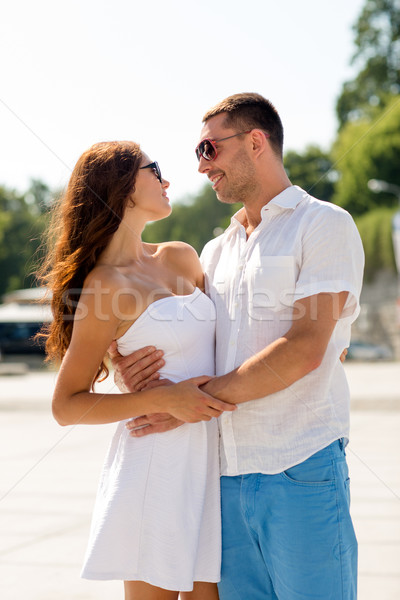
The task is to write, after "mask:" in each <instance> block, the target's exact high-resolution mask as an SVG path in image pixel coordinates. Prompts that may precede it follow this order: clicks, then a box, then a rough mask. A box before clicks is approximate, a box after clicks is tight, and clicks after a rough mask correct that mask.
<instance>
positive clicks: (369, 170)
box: [333, 97, 400, 216]
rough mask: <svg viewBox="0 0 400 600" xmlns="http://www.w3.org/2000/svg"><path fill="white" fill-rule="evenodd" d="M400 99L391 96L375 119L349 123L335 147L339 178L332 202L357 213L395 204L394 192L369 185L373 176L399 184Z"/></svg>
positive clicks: (353, 213)
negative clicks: (387, 191) (382, 190)
mask: <svg viewBox="0 0 400 600" xmlns="http://www.w3.org/2000/svg"><path fill="white" fill-rule="evenodd" d="M399 156H400V102H399V100H398V98H397V97H392V99H391V101H390V102H389V103H388V104H387V106H386V107H385V109H383V110H381V111H379V112H378V113H377V114H376V116H375V118H374V119H372V120H368V119H366V118H365V119H362V120H360V121H357V122H354V123H347V125H346V126H345V127H343V129H342V130H341V131H340V133H339V135H338V138H337V140H336V142H335V145H334V149H333V157H334V160H335V166H336V169H337V170H338V172H339V175H340V177H339V180H338V182H337V184H336V186H335V193H334V196H333V202H335V203H336V204H338V205H339V206H342V207H343V208H345V209H346V210H348V211H349V212H350V213H351V214H352V215H353V216H358V215H361V214H363V213H365V212H366V211H368V210H372V209H374V208H378V207H380V206H388V207H393V206H395V205H396V203H397V199H396V197H395V196H393V194H387V193H380V194H375V193H373V192H372V191H370V190H369V189H368V181H369V180H370V179H383V180H384V181H387V182H388V183H394V184H397V185H400V171H399V168H398V164H399V158H398V157H399Z"/></svg>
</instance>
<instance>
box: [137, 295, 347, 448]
mask: <svg viewBox="0 0 400 600" xmlns="http://www.w3.org/2000/svg"><path fill="white" fill-rule="evenodd" d="M347 296H348V292H340V293H337V294H330V293H329V294H328V293H321V294H316V295H314V296H309V297H307V298H304V299H302V300H298V301H297V302H296V303H295V305H294V311H293V315H294V317H293V319H294V320H293V324H292V327H291V328H290V329H289V331H288V332H287V333H286V334H285V335H284V336H282V337H281V338H278V339H277V340H275V341H274V342H272V343H271V344H269V345H268V346H266V347H265V348H264V349H263V350H262V351H261V352H258V353H257V354H255V355H253V356H252V357H250V358H249V359H248V360H246V361H245V362H244V363H243V364H242V365H240V366H239V367H238V368H237V369H234V370H233V371H231V372H230V373H228V374H227V375H222V376H220V377H215V378H214V379H212V380H211V381H209V382H208V383H206V384H205V385H204V386H202V389H204V391H206V392H207V393H208V394H210V395H211V396H214V397H215V398H218V399H220V400H224V401H225V402H229V403H232V404H239V403H241V402H247V401H249V400H254V399H256V398H261V397H264V396H268V395H269V394H273V393H274V392H278V391H280V390H282V389H284V388H286V387H288V386H290V385H291V384H292V383H294V382H295V381H297V380H298V379H301V378H302V377H304V376H305V375H307V373H310V372H311V371H312V370H314V369H316V368H317V367H318V366H319V365H320V364H321V361H322V359H323V357H324V354H325V351H326V348H327V345H328V342H329V339H330V337H331V335H332V332H333V330H334V328H335V325H336V323H337V321H338V319H339V317H340V314H341V312H342V310H343V307H344V305H345V303H346V299H347ZM345 354H346V352H345V351H344V352H343V353H342V355H341V356H340V359H341V360H342V361H343V360H344V359H345ZM135 359H136V357H135V356H134V354H133V355H131V359H130V360H131V362H132V364H134V363H135ZM147 359H148V360H149V361H151V359H152V355H151V353H150V354H148V355H147ZM156 362H157V360H156V359H155V360H154V363H153V366H150V367H149V366H147V367H146V368H147V369H150V371H153V370H154V372H155V371H156V367H155V364H156ZM147 374H148V372H147ZM134 377H140V373H139V372H138V371H137V370H136V369H135V375H134ZM126 378H128V375H127V376H126ZM160 383H161V382H160ZM139 385H140V384H139ZM150 385H152V384H150ZM154 385H157V383H156V382H154ZM179 424H180V423H179V422H178V421H177V420H175V419H173V418H171V417H169V416H168V415H144V416H142V417H138V418H137V419H134V420H132V421H131V422H130V423H129V424H128V425H127V427H128V429H131V431H132V433H131V435H134V436H135V437H141V436H144V435H148V434H150V433H157V432H162V431H167V430H169V429H174V428H175V427H178V426H179ZM135 427H144V429H139V430H137V431H134V429H135Z"/></svg>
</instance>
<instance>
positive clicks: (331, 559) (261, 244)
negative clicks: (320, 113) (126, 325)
mask: <svg viewBox="0 0 400 600" xmlns="http://www.w3.org/2000/svg"><path fill="white" fill-rule="evenodd" d="M203 123H204V125H203V128H202V131H201V136H200V142H199V144H198V145H197V147H196V155H197V158H198V160H199V171H200V172H201V173H203V174H205V175H207V177H208V178H209V179H210V181H211V182H212V185H213V189H214V190H215V192H216V194H217V197H218V199H219V200H220V201H221V202H226V203H234V202H242V203H243V208H242V209H241V210H239V212H237V213H236V214H235V215H234V216H233V217H232V220H231V224H230V226H229V227H228V228H227V230H226V231H225V232H224V233H223V234H222V235H221V236H219V237H218V238H216V239H214V240H212V241H211V242H209V243H208V244H207V245H206V246H205V248H204V250H203V252H202V256H201V259H202V264H203V268H204V272H205V275H206V292H207V294H208V295H209V296H210V298H211V299H212V300H213V302H214V304H215V306H216V311H217V313H216V314H217V329H216V336H217V337H216V375H217V376H216V377H215V378H214V379H212V380H211V381H209V382H208V383H207V384H206V385H205V386H204V390H205V391H206V392H207V393H208V394H210V395H212V396H214V397H216V398H219V399H221V400H224V401H227V402H231V403H235V404H238V410H237V411H235V412H233V413H230V412H227V413H223V414H222V415H221V417H220V419H219V422H220V434H221V444H220V453H221V475H222V477H221V497H222V520H223V538H222V545H223V551H222V577H221V583H220V584H219V593H220V597H221V599H222V600H239V599H240V600H262V599H263V600H264V599H265V600H266V599H273V600H276V599H278V600H303V599H304V600H305V599H308V598H309V599H319V600H354V599H355V598H356V588H357V541H356V537H355V534H354V530H353V525H352V522H351V518H350V513H349V480H348V469H347V464H346V457H345V446H346V445H347V443H348V438H349V389H348V385H347V382H346V377H345V374H344V370H343V367H342V364H341V362H340V360H339V355H340V352H341V350H342V349H343V348H344V347H346V346H347V345H348V343H349V339H350V326H351V323H352V322H353V321H354V320H355V318H356V317H357V315H358V312H359V295H360V290H361V284H362V272H363V263H364V259H363V250H362V244H361V240H360V237H359V235H358V232H357V229H356V227H355V224H354V222H353V220H352V218H351V216H350V215H349V214H348V213H347V212H345V211H344V210H342V209H341V208H339V207H337V206H335V205H332V204H329V203H326V202H323V201H320V200H317V199H315V198H313V197H311V196H310V195H309V194H308V193H307V192H305V191H304V190H302V189H301V188H299V187H297V186H294V185H292V183H291V182H290V181H289V179H288V177H287V174H286V172H285V169H284V166H283V162H282V149H283V128H282V123H281V120H280V117H279V115H278V113H277V111H276V110H275V108H274V106H273V105H272V104H271V103H270V102H269V101H268V100H266V99H265V98H263V97H262V96H260V95H258V94H236V95H234V96H230V97H229V98H227V99H225V100H223V101H222V102H221V103H219V104H218V105H217V106H215V107H214V108H213V109H211V110H210V111H209V112H207V114H206V115H205V117H204V119H203ZM134 358H135V360H136V358H138V356H136V357H134ZM155 358H156V357H155V356H153V355H150V356H148V357H147V358H146V362H145V364H146V365H148V364H151V362H152V361H153V359H154V360H155ZM132 362H133V361H132V360H130V364H132ZM143 364H144V363H143V362H142V363H140V365H141V366H142V365H143ZM157 368H158V366H153V367H152V366H150V367H147V370H145V371H143V373H142V374H138V368H137V366H136V367H135V366H134V367H133V368H132V367H129V368H128V366H127V363H123V364H122V365H121V366H120V370H121V371H122V372H123V376H124V379H125V381H126V382H130V387H134V385H136V384H137V382H138V381H139V380H140V379H145V378H146V377H148V376H149V374H150V376H151V373H153V371H155V370H156V369H157ZM138 425H147V427H146V428H145V429H141V430H140V431H137V432H133V435H136V436H140V435H148V434H150V433H154V432H161V431H164V430H166V429H168V428H172V427H174V426H177V425H178V423H176V422H174V420H173V419H164V418H161V417H158V416H157V415H153V416H152V415H149V416H146V417H141V418H139V419H137V420H135V421H134V422H133V423H132V425H131V427H132V428H134V427H135V426H138Z"/></svg>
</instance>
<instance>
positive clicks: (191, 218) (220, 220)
mask: <svg viewBox="0 0 400 600" xmlns="http://www.w3.org/2000/svg"><path fill="white" fill-rule="evenodd" d="M239 208H240V204H233V205H232V204H223V203H222V202H219V201H218V200H217V198H216V196H215V192H214V191H213V189H212V188H211V187H210V186H209V185H208V184H207V185H206V186H204V188H203V189H202V190H201V191H200V193H199V194H198V195H197V196H196V197H195V198H192V199H191V200H189V201H188V202H187V203H176V204H174V205H173V210H172V214H171V215H170V216H169V217H168V219H164V220H162V221H157V222H155V223H151V224H149V225H148V226H147V227H146V229H145V231H144V234H143V239H144V241H146V242H166V241H171V240H181V241H183V242H187V243H188V244H190V245H191V246H193V247H194V248H196V250H197V252H199V253H200V252H201V250H202V248H203V246H204V244H205V243H206V242H208V241H209V240H210V239H212V238H213V237H214V236H215V235H216V234H218V233H219V232H220V231H221V229H225V228H226V227H227V226H228V224H229V221H230V217H231V215H233V213H234V212H236V211H237V210H238V209H239Z"/></svg>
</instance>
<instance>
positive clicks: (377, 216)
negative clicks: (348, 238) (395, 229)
mask: <svg viewBox="0 0 400 600" xmlns="http://www.w3.org/2000/svg"><path fill="white" fill-rule="evenodd" d="M394 213H395V209H393V208H387V207H383V208H376V209H375V210H371V211H369V212H367V213H365V214H364V215H362V216H361V217H358V219H356V225H357V227H358V231H359V232H360V236H361V239H362V242H363V246H364V252H365V273H364V277H365V279H366V280H367V281H371V280H372V279H373V278H374V276H375V274H376V273H377V272H378V271H381V270H385V271H391V272H392V273H395V272H396V263H395V259H394V250H393V238H392V220H393V215H394Z"/></svg>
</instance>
